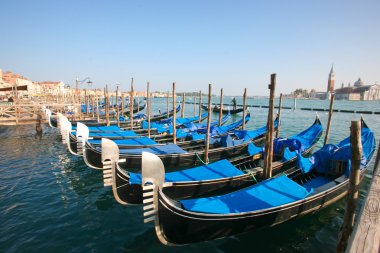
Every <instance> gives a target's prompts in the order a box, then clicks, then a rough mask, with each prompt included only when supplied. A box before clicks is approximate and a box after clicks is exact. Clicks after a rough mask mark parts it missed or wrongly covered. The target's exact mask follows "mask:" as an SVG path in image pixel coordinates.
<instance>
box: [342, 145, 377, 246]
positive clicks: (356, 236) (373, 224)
mask: <svg viewBox="0 0 380 253" xmlns="http://www.w3.org/2000/svg"><path fill="white" fill-rule="evenodd" d="M379 147H380V146H379ZM379 156H380V148H378V151H377V157H376V162H375V166H374V168H373V171H374V173H373V178H372V182H371V186H370V188H369V190H368V195H367V197H366V199H365V202H364V204H363V206H362V208H361V210H360V213H359V216H358V218H357V221H356V223H355V226H354V230H353V232H352V234H351V237H350V240H349V242H348V246H347V249H346V252H347V253H366V252H368V253H369V252H373V253H375V252H380V163H379V159H380V157H379Z"/></svg>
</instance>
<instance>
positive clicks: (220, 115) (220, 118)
mask: <svg viewBox="0 0 380 253" xmlns="http://www.w3.org/2000/svg"><path fill="white" fill-rule="evenodd" d="M219 107H220V108H219V126H221V125H222V114H223V88H221V89H220V105H219Z"/></svg>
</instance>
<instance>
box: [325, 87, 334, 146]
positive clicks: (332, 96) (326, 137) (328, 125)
mask: <svg viewBox="0 0 380 253" xmlns="http://www.w3.org/2000/svg"><path fill="white" fill-rule="evenodd" d="M334 98H335V95H334V94H332V95H331V99H330V110H329V118H328V120H327V128H326V134H325V141H324V145H326V144H327V142H328V141H329V136H330V126H331V118H332V114H333V108H334Z"/></svg>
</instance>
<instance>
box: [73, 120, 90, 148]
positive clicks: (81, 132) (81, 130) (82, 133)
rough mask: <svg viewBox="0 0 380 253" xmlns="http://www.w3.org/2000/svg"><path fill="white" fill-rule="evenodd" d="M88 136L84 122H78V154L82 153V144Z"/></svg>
mask: <svg viewBox="0 0 380 253" xmlns="http://www.w3.org/2000/svg"><path fill="white" fill-rule="evenodd" d="M89 136H90V130H89V128H88V126H86V125H85V124H83V123H81V122H78V123H77V131H76V137H77V152H78V154H79V155H82V154H83V151H84V145H85V144H86V141H87V140H88V138H89Z"/></svg>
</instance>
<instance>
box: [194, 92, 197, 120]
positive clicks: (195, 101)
mask: <svg viewBox="0 0 380 253" xmlns="http://www.w3.org/2000/svg"><path fill="white" fill-rule="evenodd" d="M193 98H194V101H193V105H194V117H195V116H196V115H197V109H196V108H197V105H196V103H197V97H196V96H195V95H194V96H193Z"/></svg>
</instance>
